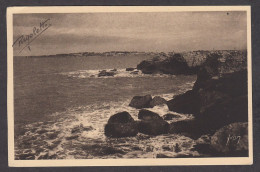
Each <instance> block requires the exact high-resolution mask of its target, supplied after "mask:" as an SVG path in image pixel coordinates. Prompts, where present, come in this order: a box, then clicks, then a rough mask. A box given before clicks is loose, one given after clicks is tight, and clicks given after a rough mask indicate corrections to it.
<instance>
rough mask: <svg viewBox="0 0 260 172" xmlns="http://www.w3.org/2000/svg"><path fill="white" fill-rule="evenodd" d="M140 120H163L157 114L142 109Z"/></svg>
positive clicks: (139, 114)
mask: <svg viewBox="0 0 260 172" xmlns="http://www.w3.org/2000/svg"><path fill="white" fill-rule="evenodd" d="M138 119H141V120H146V121H148V120H157V119H162V117H160V116H159V115H158V114H157V113H155V112H152V111H149V110H146V109H141V110H140V111H139V113H138Z"/></svg>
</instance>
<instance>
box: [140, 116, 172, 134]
mask: <svg viewBox="0 0 260 172" xmlns="http://www.w3.org/2000/svg"><path fill="white" fill-rule="evenodd" d="M138 130H139V132H140V133H143V134H148V135H154V136H155V135H160V134H167V133H168V131H169V124H168V123H167V122H166V121H164V120H163V119H159V120H149V121H140V123H138Z"/></svg>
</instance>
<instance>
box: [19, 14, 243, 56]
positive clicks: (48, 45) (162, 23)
mask: <svg viewBox="0 0 260 172" xmlns="http://www.w3.org/2000/svg"><path fill="white" fill-rule="evenodd" d="M48 18H50V22H51V24H52V26H51V27H50V28H49V29H48V30H47V31H46V32H44V33H43V34H42V35H41V36H39V37H38V38H37V39H36V40H35V41H34V42H33V43H32V45H31V47H32V48H33V49H34V51H33V52H29V51H25V52H23V54H28V55H31V54H32V53H33V55H40V54H46V53H48V54H57V53H65V52H68V51H71V52H76V51H113V50H129V51H172V50H176V51H184V50H194V49H213V48H214V49H234V48H237V49H241V48H245V47H246V33H247V32H246V12H229V13H228V15H227V12H167V13H166V12H161V13H84V14H75V13H74V14H19V15H18V14H16V15H15V16H14V39H15V38H17V37H19V36H20V35H22V34H30V33H31V32H32V29H33V27H35V26H36V27H37V26H39V23H40V22H41V21H44V20H46V19H48ZM46 49H48V51H46ZM42 50H45V51H42ZM16 52H17V49H16V48H15V53H16Z"/></svg>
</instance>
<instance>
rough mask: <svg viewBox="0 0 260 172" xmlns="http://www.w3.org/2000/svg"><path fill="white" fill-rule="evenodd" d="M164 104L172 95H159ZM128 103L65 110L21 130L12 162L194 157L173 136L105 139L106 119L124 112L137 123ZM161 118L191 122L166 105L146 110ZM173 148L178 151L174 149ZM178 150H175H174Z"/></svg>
mask: <svg viewBox="0 0 260 172" xmlns="http://www.w3.org/2000/svg"><path fill="white" fill-rule="evenodd" d="M160 96H161V97H164V98H165V99H166V100H169V99H170V98H172V96H173V94H163V95H160ZM129 102H130V99H129V100H126V101H124V102H107V103H102V104H98V105H97V104H95V105H89V106H84V107H77V108H73V109H68V110H66V111H65V112H62V113H53V114H52V120H51V121H47V122H36V123H32V124H28V125H26V126H25V129H26V132H25V134H24V135H21V136H19V137H18V139H17V140H16V143H15V150H16V152H15V157H16V159H88V158H158V157H160V156H162V155H163V156H170V157H176V156H179V155H194V156H196V155H198V153H197V152H194V151H191V150H190V149H191V148H192V146H193V145H194V144H195V141H194V140H192V139H191V138H189V137H185V136H182V135H177V134H164V135H159V136H148V135H145V134H140V133H139V134H138V135H137V136H136V137H127V138H107V137H105V135H104V125H105V124H106V123H107V121H108V119H109V117H110V116H112V115H113V114H115V113H118V112H122V111H127V112H129V113H130V114H131V116H132V117H133V118H134V119H135V120H138V117H137V115H138V111H139V110H138V109H135V108H132V107H130V106H128V104H129ZM147 109H149V110H151V111H153V112H156V113H158V114H159V115H160V116H163V115H165V114H167V113H171V114H175V115H177V116H178V118H174V119H173V120H171V121H168V122H169V123H171V122H176V121H181V120H188V119H192V118H193V116H192V115H187V114H185V115H184V114H179V113H174V112H171V111H169V110H168V107H167V105H162V106H155V107H154V108H147ZM176 144H177V145H179V148H176ZM176 149H178V150H176Z"/></svg>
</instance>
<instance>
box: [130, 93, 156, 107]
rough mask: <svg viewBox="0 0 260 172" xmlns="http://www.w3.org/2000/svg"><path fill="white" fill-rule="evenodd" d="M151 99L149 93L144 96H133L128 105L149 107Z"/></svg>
mask: <svg viewBox="0 0 260 172" xmlns="http://www.w3.org/2000/svg"><path fill="white" fill-rule="evenodd" d="M151 101H152V96H151V95H145V96H134V97H133V99H132V100H131V102H130V104H129V106H131V107H134V108H137V109H142V108H150V107H151V105H150V102H151Z"/></svg>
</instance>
